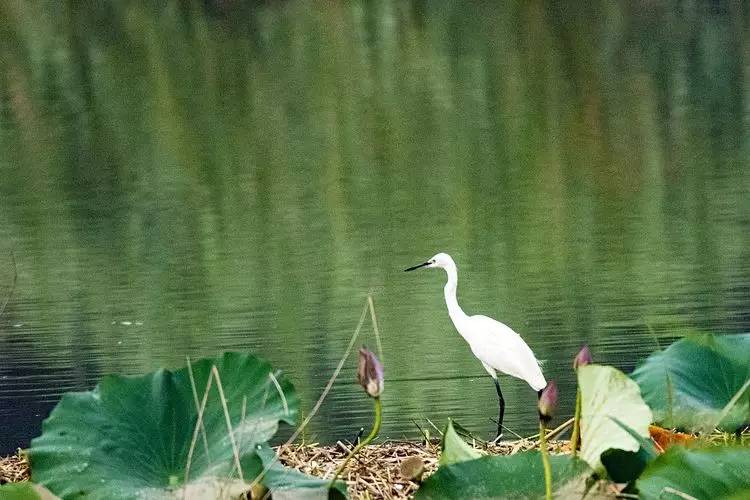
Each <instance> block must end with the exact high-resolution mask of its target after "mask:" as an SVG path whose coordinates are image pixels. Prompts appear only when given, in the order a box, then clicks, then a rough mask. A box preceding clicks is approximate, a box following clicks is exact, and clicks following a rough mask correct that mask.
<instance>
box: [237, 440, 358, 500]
mask: <svg viewBox="0 0 750 500" xmlns="http://www.w3.org/2000/svg"><path fill="white" fill-rule="evenodd" d="M256 451H257V453H256V454H254V455H248V458H247V459H246V460H245V461H243V468H244V467H247V468H248V470H250V471H252V473H253V476H257V475H258V474H260V473H261V472H262V471H263V468H268V471H267V472H266V474H265V476H264V477H263V481H262V482H263V484H264V485H265V486H266V487H267V488H268V489H269V490H271V494H272V495H273V498H274V499H278V498H289V499H292V498H293V499H295V500H316V499H328V498H331V499H340V498H346V494H347V491H346V483H344V482H343V481H336V482H335V483H334V485H333V487H332V488H331V489H330V490H329V485H330V481H329V480H327V479H320V478H317V477H313V476H308V475H307V474H303V473H301V472H299V471H297V470H295V469H290V468H288V467H284V466H283V465H281V464H280V463H279V462H278V461H276V460H275V457H276V453H275V452H274V451H273V450H272V449H271V448H270V447H269V446H268V445H261V446H259V447H258V449H257V450H256Z"/></svg>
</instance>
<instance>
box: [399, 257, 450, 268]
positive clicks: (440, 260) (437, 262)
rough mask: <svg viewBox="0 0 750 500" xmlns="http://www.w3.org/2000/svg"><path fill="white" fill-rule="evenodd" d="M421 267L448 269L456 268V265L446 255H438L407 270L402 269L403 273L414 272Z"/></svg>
mask: <svg viewBox="0 0 750 500" xmlns="http://www.w3.org/2000/svg"><path fill="white" fill-rule="evenodd" d="M421 267H439V268H441V269H449V268H451V267H456V263H455V262H453V259H452V258H451V256H450V255H448V254H447V253H439V254H436V255H434V256H432V257H431V258H430V259H429V260H427V262H423V263H421V264H418V265H416V266H413V267H410V268H409V269H404V271H414V270H415V269H419V268H421Z"/></svg>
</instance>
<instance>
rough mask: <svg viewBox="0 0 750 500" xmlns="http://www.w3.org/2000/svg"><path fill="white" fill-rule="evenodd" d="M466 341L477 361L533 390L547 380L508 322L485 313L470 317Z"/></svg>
mask: <svg viewBox="0 0 750 500" xmlns="http://www.w3.org/2000/svg"><path fill="white" fill-rule="evenodd" d="M469 327H470V328H471V330H472V332H471V334H470V335H469V336H468V338H467V340H468V342H469V345H470V346H471V350H472V352H473V353H474V355H475V356H476V357H477V358H479V360H480V361H481V362H483V363H485V364H486V365H488V366H490V367H492V368H494V369H495V370H497V371H499V372H502V373H505V374H508V375H512V376H513V377H517V378H520V379H522V380H525V381H526V382H527V383H528V384H529V385H530V386H531V387H532V389H534V390H535V391H538V390H541V389H544V387H545V386H546V385H547V381H546V380H545V378H544V375H543V374H542V370H541V368H540V367H539V362H538V361H537V359H536V357H535V356H534V353H533V352H532V351H531V348H530V347H529V346H528V345H527V344H526V342H524V340H523V339H522V338H521V336H520V335H518V334H517V333H516V332H514V331H513V329H512V328H510V327H509V326H507V325H504V324H503V323H500V322H499V321H496V320H494V319H492V318H489V317H487V316H471V317H470V318H469Z"/></svg>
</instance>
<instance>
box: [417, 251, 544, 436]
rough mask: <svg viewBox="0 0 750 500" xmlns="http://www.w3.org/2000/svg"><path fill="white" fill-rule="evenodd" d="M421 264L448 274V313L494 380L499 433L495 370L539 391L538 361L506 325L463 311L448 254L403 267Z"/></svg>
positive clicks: (502, 407) (502, 410) (541, 383)
mask: <svg viewBox="0 0 750 500" xmlns="http://www.w3.org/2000/svg"><path fill="white" fill-rule="evenodd" d="M421 267H439V268H441V269H444V270H445V272H446V273H447V274H448V282H447V283H446V284H445V289H444V292H445V303H446V305H447V306H448V315H449V316H450V318H451V320H452V321H453V325H454V326H455V327H456V330H458V333H459V334H461V336H462V337H463V338H464V339H465V340H466V342H468V343H469V346H470V347H471V351H472V352H473V353H474V356H476V357H477V359H479V361H481V362H482V365H483V366H484V369H485V370H487V372H488V373H489V374H490V376H491V377H492V379H493V380H494V381H495V387H496V389H497V396H498V399H499V405H500V413H499V416H498V424H497V437H500V436H502V424H503V416H504V413H505V400H504V399H503V394H502V391H501V390H500V384H499V382H498V380H497V372H501V373H505V374H507V375H511V376H513V377H517V378H520V379H521V380H525V381H526V383H528V384H529V385H530V386H531V388H532V389H534V390H535V391H537V392H539V391H541V390H542V389H544V387H546V385H547V381H546V380H545V378H544V375H543V374H542V370H541V368H540V367H539V362H538V361H537V359H536V357H535V356H534V353H533V352H532V351H531V349H530V348H529V346H528V345H527V344H526V342H524V340H523V339H522V338H521V336H520V335H518V334H517V333H516V332H514V331H513V330H512V329H511V328H510V327H509V326H507V325H504V324H503V323H500V322H499V321H496V320H494V319H492V318H490V317H487V316H482V315H476V316H468V315H467V314H466V313H464V311H463V309H461V307H460V306H459V305H458V299H457V298H456V287H457V284H458V270H457V269H456V263H455V262H453V259H452V258H451V256H450V255H448V254H446V253H439V254H437V255H435V256H434V257H432V258H431V259H430V260H428V261H427V262H425V263H423V264H419V265H417V266H414V267H410V268H409V269H406V270H407V271H413V270H415V269H419V268H421Z"/></svg>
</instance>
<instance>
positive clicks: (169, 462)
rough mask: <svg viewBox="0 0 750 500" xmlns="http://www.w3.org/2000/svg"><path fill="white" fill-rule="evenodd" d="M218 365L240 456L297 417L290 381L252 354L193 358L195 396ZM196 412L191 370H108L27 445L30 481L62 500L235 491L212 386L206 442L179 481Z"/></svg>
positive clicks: (72, 396) (70, 397) (66, 399)
mask: <svg viewBox="0 0 750 500" xmlns="http://www.w3.org/2000/svg"><path fill="white" fill-rule="evenodd" d="M214 365H215V366H216V368H217V370H218V372H219V375H220V378H221V382H222V387H223V390H224V394H225V397H226V401H227V406H228V410H229V411H228V413H229V416H230V419H231V423H232V427H233V429H234V438H235V442H236V445H237V448H238V453H239V456H240V457H243V456H245V455H247V454H252V453H255V451H254V450H255V448H256V446H257V445H258V444H260V443H264V442H265V441H267V440H268V439H270V438H271V437H272V436H273V435H274V434H275V433H276V430H277V429H278V425H279V421H284V422H287V423H289V424H293V423H294V422H295V419H296V417H297V415H298V412H299V401H298V399H297V396H296V394H295V392H294V388H293V387H292V385H291V383H290V382H289V381H288V380H286V378H284V377H281V376H280V375H279V374H278V373H277V374H274V372H273V369H272V368H271V366H270V365H269V364H268V363H266V362H264V361H261V360H259V359H258V358H255V357H254V356H251V355H249V354H238V353H226V354H224V355H223V356H221V357H218V358H215V359H204V360H201V361H198V362H196V363H194V364H193V365H192V373H193V376H194V379H195V383H196V388H197V393H198V398H199V400H200V399H201V398H202V397H203V394H204V393H205V388H206V383H207V381H208V379H209V375H210V373H211V368H212V366H214ZM277 383H278V386H277ZM282 392H283V396H282ZM197 413H198V411H197V407H196V403H195V396H194V394H193V389H192V387H191V383H190V375H189V372H188V369H187V367H186V368H183V369H180V370H177V371H174V372H170V371H167V370H159V371H157V372H154V373H151V374H148V375H145V376H142V377H137V378H128V377H121V376H108V377H106V378H104V379H103V380H102V382H101V383H100V384H99V385H97V387H96V388H95V389H94V390H93V391H89V392H79V393H69V394H66V395H64V396H63V398H62V400H61V401H60V403H59V404H58V405H57V406H56V407H55V409H54V410H53V411H52V414H51V415H50V416H49V418H48V419H47V420H46V421H45V422H44V424H43V433H42V435H41V436H40V437H38V438H36V439H34V440H33V441H32V443H31V449H30V451H29V456H30V460H31V468H32V471H33V479H34V481H36V482H38V483H41V484H43V485H45V486H47V487H48V488H49V489H50V490H51V491H53V492H54V493H56V494H58V495H60V496H61V497H63V498H72V497H79V496H82V497H86V498H101V499H120V498H136V497H139V498H167V497H178V496H182V488H184V489H185V490H187V491H188V493H189V496H191V497H196V496H211V495H213V496H214V497H216V496H222V495H225V496H226V495H230V494H232V493H234V492H236V491H238V490H241V489H242V488H244V487H245V486H246V483H243V482H241V481H238V480H237V477H238V474H237V472H236V470H233V469H234V461H233V457H234V455H233V446H232V443H231V440H230V437H229V432H228V430H227V425H226V422H225V414H224V412H223V410H222V404H221V400H220V398H219V393H218V391H217V387H216V383H215V382H214V383H213V387H212V389H211V390H210V391H209V392H208V399H207V404H206V409H205V413H204V418H203V427H204V429H205V439H204V438H203V435H202V433H201V434H199V439H198V440H197V443H196V446H195V447H194V452H193V456H192V460H191V462H190V471H189V479H188V483H187V484H183V483H184V479H185V469H186V464H187V463H188V451H189V449H190V443H191V440H192V437H193V432H194V429H195V426H196V422H197ZM248 472H250V471H248ZM245 476H246V477H245V480H246V482H247V481H250V480H252V477H248V475H247V474H246V475H245ZM226 478H234V480H233V481H227V480H226Z"/></svg>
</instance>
